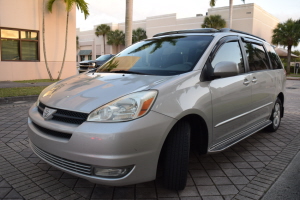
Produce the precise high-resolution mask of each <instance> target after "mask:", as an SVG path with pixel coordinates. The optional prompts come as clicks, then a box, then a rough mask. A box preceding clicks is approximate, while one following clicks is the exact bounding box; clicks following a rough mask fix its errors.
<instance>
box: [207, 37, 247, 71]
mask: <svg viewBox="0 0 300 200" xmlns="http://www.w3.org/2000/svg"><path fill="white" fill-rule="evenodd" d="M222 61H230V62H235V63H236V64H237V65H238V67H239V73H240V74H242V73H245V65H244V61H243V56H242V52H241V48H240V45H239V43H238V42H237V41H236V42H228V43H225V44H223V45H222V46H221V47H220V48H219V50H218V52H217V53H216V55H215V57H214V59H213V61H212V63H211V65H212V67H213V68H214V67H215V66H216V64H218V63H219V62H222Z"/></svg>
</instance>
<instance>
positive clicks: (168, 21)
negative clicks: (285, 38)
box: [77, 3, 279, 54]
mask: <svg viewBox="0 0 300 200" xmlns="http://www.w3.org/2000/svg"><path fill="white" fill-rule="evenodd" d="M207 14H208V16H209V15H221V17H222V18H223V19H225V20H226V22H227V24H228V19H229V7H228V6H226V7H219V8H210V9H208V13H207ZM204 18H205V16H197V17H190V18H180V19H177V16H176V14H175V13H173V14H167V15H159V16H153V17H147V18H146V19H145V20H139V21H133V29H136V28H139V27H140V28H143V29H145V30H146V33H147V37H148V38H150V37H152V36H153V35H155V34H157V33H160V32H166V31H174V30H182V29H197V28H201V25H202V24H203V22H204ZM278 23H279V20H278V19H277V18H275V17H274V16H272V15H271V14H269V13H267V12H266V11H265V10H263V9H262V8H261V7H259V6H258V5H256V4H253V3H250V4H241V5H236V6H233V22H232V28H233V29H236V30H240V31H244V32H247V33H251V34H254V35H257V36H259V37H261V38H263V39H265V40H266V41H268V42H271V36H272V30H273V29H274V28H275V27H276V25H277V24H278ZM107 25H110V26H111V27H112V30H115V29H119V30H122V31H124V32H125V23H119V24H107ZM96 27H97V26H94V29H95V28H96ZM92 32H93V33H90V34H87V32H86V31H80V30H79V29H77V34H78V35H79V38H80V41H83V40H85V39H86V38H90V40H91V39H92V38H95V36H94V35H95V34H94V31H92ZM100 37H101V38H102V36H100ZM81 38H82V39H81ZM95 42H96V44H97V45H102V46H103V40H102V39H101V40H97V39H95ZM106 46H109V47H110V49H109V50H110V51H109V53H117V52H118V51H117V49H116V48H115V47H111V46H110V45H106ZM123 48H124V47H121V50H122V49H123ZM102 52H103V51H102ZM102 52H101V54H102ZM96 54H99V52H96Z"/></svg>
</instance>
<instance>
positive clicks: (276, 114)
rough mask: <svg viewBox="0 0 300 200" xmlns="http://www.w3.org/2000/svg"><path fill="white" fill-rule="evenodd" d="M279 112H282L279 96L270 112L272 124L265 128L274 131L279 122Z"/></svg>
mask: <svg viewBox="0 0 300 200" xmlns="http://www.w3.org/2000/svg"><path fill="white" fill-rule="evenodd" d="M281 112H282V103H281V100H280V99H279V98H277V100H276V101H275V105H274V108H273V110H272V113H271V117H270V120H271V121H272V124H270V125H269V126H267V128H266V129H267V130H268V131H270V132H275V131H277V129H278V128H279V126H280V122H281Z"/></svg>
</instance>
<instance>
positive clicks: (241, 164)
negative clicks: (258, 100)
mask: <svg viewBox="0 0 300 200" xmlns="http://www.w3.org/2000/svg"><path fill="white" fill-rule="evenodd" d="M287 88H288V89H287V93H286V99H285V116H284V118H283V120H282V124H281V127H280V129H279V130H278V131H277V132H275V133H268V132H265V131H260V132H258V133H256V134H254V135H253V136H251V137H249V138H247V139H245V140H244V141H242V142H240V143H238V144H236V145H234V146H233V147H231V148H229V149H227V150H226V151H224V152H221V153H218V154H214V155H204V156H199V155H196V154H195V153H193V152H192V153H191V157H190V167H189V178H188V183H187V187H186V189H185V190H183V191H179V192H177V191H169V190H166V189H164V188H163V187H162V184H161V181H160V179H159V178H158V180H156V181H152V182H148V183H143V184H137V185H131V186H126V187H108V186H102V185H96V184H93V183H90V182H88V181H85V180H83V179H80V178H77V177H74V176H71V175H69V174H67V173H64V172H62V171H60V170H58V169H56V168H54V167H50V166H49V165H48V164H46V163H45V162H43V161H42V160H40V159H39V158H37V157H36V156H35V155H34V154H33V153H32V151H31V150H30V148H29V146H28V138H27V133H26V123H27V111H28V109H29V107H30V105H31V104H32V103H31V104H9V105H0V199H170V200H171V199H172V200H173V199H214V200H218V199H259V198H260V197H262V196H263V194H264V193H265V192H266V191H267V190H268V188H269V187H270V186H271V185H272V184H273V182H274V181H275V180H276V179H277V178H278V176H280V174H281V173H282V171H283V170H284V169H285V167H286V166H287V165H288V164H289V163H290V161H291V160H292V159H293V157H294V156H295V155H296V153H297V152H298V151H299V146H300V145H299V144H300V134H299V130H300V126H299V125H300V81H291V80H290V81H287Z"/></svg>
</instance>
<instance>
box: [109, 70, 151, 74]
mask: <svg viewBox="0 0 300 200" xmlns="http://www.w3.org/2000/svg"><path fill="white" fill-rule="evenodd" d="M111 73H122V74H143V75H147V74H145V73H141V72H135V71H126V70H116V71H111Z"/></svg>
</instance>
